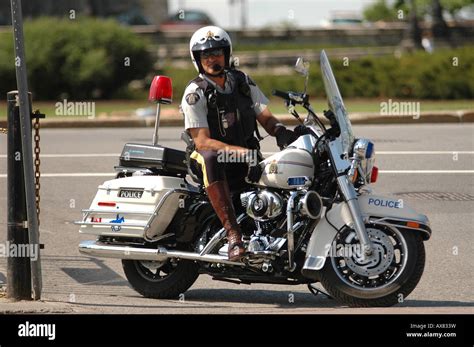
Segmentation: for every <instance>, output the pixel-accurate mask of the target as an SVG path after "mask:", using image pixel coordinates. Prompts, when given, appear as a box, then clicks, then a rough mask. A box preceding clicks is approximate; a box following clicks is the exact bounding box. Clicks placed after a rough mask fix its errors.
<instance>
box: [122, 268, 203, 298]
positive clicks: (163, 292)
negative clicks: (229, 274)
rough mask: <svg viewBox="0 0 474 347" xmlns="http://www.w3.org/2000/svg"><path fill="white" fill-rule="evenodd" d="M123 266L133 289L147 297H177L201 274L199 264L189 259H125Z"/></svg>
mask: <svg viewBox="0 0 474 347" xmlns="http://www.w3.org/2000/svg"><path fill="white" fill-rule="evenodd" d="M122 266H123V270H124V272H125V276H126V277H127V280H128V282H129V283H130V284H131V286H132V287H133V289H135V290H136V291H137V292H138V293H140V294H141V295H143V296H144V297H146V298H154V299H176V298H178V297H179V295H180V294H182V293H184V292H185V291H186V290H188V289H189V288H190V287H191V286H192V285H193V283H194V282H195V281H196V279H197V278H198V276H199V272H198V265H197V264H196V263H194V262H192V261H189V260H175V259H169V260H166V261H163V262H158V261H144V260H129V259H123V260H122Z"/></svg>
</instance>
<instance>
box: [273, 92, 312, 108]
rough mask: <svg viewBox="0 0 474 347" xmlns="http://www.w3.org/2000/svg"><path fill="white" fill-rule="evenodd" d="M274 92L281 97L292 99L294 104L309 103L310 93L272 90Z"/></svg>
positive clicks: (287, 99)
mask: <svg viewBox="0 0 474 347" xmlns="http://www.w3.org/2000/svg"><path fill="white" fill-rule="evenodd" d="M272 94H273V95H275V96H278V97H280V98H283V99H285V100H286V101H290V102H292V103H294V104H302V105H304V104H307V103H308V101H309V95H307V94H302V93H297V92H284V91H281V90H276V89H274V90H272Z"/></svg>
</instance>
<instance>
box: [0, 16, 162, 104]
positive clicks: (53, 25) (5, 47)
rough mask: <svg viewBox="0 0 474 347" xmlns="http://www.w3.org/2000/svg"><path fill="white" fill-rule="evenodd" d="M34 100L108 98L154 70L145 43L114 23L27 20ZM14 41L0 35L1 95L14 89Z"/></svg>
mask: <svg viewBox="0 0 474 347" xmlns="http://www.w3.org/2000/svg"><path fill="white" fill-rule="evenodd" d="M24 31H25V44H26V58H27V61H26V63H27V69H28V82H29V87H30V90H31V91H32V92H33V95H34V98H35V99H57V98H68V97H73V98H75V99H83V98H110V97H113V96H114V94H115V93H117V92H120V91H123V89H124V88H126V86H127V84H128V83H129V82H130V81H132V80H135V79H143V78H144V77H145V76H146V74H147V73H148V72H150V71H151V70H152V65H153V62H152V59H151V56H150V54H149V53H148V52H147V43H146V42H145V41H144V40H143V39H142V38H141V37H138V36H136V35H135V34H133V33H131V32H130V31H129V30H128V29H126V28H124V27H121V26H120V25H119V24H118V23H116V22H114V21H110V20H107V21H104V20H96V19H87V18H85V19H80V20H58V19H57V18H54V19H53V18H43V19H38V20H34V21H32V22H27V23H26V24H25V29H24ZM13 57H14V53H13V39H12V34H11V33H2V35H0V93H2V95H5V93H6V92H7V91H9V90H11V89H15V86H16V82H15V70H14V59H13Z"/></svg>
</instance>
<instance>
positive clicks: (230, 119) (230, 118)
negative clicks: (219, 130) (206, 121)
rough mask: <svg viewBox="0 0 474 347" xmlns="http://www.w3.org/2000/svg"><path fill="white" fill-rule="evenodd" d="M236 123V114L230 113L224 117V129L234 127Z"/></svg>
mask: <svg viewBox="0 0 474 347" xmlns="http://www.w3.org/2000/svg"><path fill="white" fill-rule="evenodd" d="M234 123H235V113H234V112H229V113H226V114H225V115H224V117H222V126H223V127H224V129H227V128H228V127H231V126H233V125H234Z"/></svg>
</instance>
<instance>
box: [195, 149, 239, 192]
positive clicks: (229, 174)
mask: <svg viewBox="0 0 474 347" xmlns="http://www.w3.org/2000/svg"><path fill="white" fill-rule="evenodd" d="M191 169H192V171H193V173H194V174H195V175H197V176H198V177H199V178H201V179H202V180H203V183H204V187H208V186H209V185H210V184H211V183H213V182H217V181H225V180H227V182H228V184H229V189H230V191H232V192H234V191H238V190H241V189H244V188H245V187H247V186H248V183H247V182H246V181H245V177H246V176H247V171H248V165H247V164H246V163H229V162H226V161H224V160H223V158H222V157H221V156H220V155H219V153H218V152H217V151H211V150H200V151H197V150H195V151H194V152H192V153H191Z"/></svg>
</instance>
